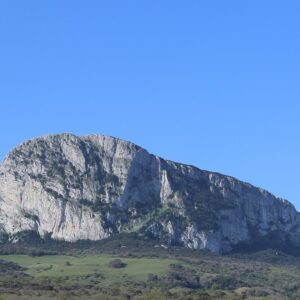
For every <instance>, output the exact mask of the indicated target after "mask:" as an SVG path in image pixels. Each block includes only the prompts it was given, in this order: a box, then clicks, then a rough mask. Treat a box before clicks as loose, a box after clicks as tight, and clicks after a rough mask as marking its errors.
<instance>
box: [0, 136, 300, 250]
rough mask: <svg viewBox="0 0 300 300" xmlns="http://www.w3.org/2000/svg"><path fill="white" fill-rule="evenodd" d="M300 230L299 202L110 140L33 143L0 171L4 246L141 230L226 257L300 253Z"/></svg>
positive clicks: (164, 240)
mask: <svg viewBox="0 0 300 300" xmlns="http://www.w3.org/2000/svg"><path fill="white" fill-rule="evenodd" d="M299 225H300V214H299V213H298V212H297V211H296V210H295V208H294V206H293V205H292V204H291V203H289V202H288V201H286V200H283V199H280V198H276V197H275V196H273V195H272V194H270V193H269V192H267V191H265V190H263V189H260V188H256V187H254V186H252V185H250V184H248V183H244V182H241V181H239V180H237V179H235V178H233V177H230V176H225V175H221V174H218V173H214V172H209V171H203V170H200V169H198V168H196V167H193V166H189V165H184V164H180V163H175V162H172V161H167V160H164V159H162V158H160V157H157V156H155V155H152V154H149V153H148V152H147V151H146V150H144V149H142V148H141V147H139V146H137V145H135V144H132V143H130V142H126V141H123V140H120V139H117V138H113V137H108V136H101V135H88V136H83V137H77V136H75V135H71V134H61V135H49V136H45V137H41V138H37V139H33V140H30V141H27V142H25V143H23V144H22V145H20V146H18V147H17V148H15V149H14V150H12V151H11V152H10V153H9V154H8V156H7V157H6V159H5V160H4V162H3V163H2V165H1V166H0V232H1V239H2V241H3V242H4V241H12V242H14V241H17V240H18V238H19V237H20V234H22V233H23V232H36V233H38V234H39V236H40V237H41V238H43V237H51V238H52V239H56V240H65V241H77V240H100V239H104V238H107V237H109V236H113V235H115V234H118V233H130V232H136V233H138V234H139V235H141V236H144V237H148V238H151V239H152V238H153V239H158V240H159V241H160V242H161V243H164V244H179V245H183V246H185V247H189V248H194V249H208V250H210V251H212V252H215V253H226V252H231V251H234V250H237V249H243V248H244V247H260V246H264V245H265V246H272V245H274V246H276V247H299V246H300V227H299Z"/></svg>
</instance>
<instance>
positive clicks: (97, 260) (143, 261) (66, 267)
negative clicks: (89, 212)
mask: <svg viewBox="0 0 300 300" xmlns="http://www.w3.org/2000/svg"><path fill="white" fill-rule="evenodd" d="M115 258H117V257H116V256H113V255H108V254H101V255H88V256H76V257H75V256H66V255H49V256H42V257H30V256H28V255H9V256H7V255H3V256H0V259H2V260H6V261H10V262H14V263H16V264H18V265H20V266H22V267H25V268H26V269H27V270H26V271H25V273H27V274H29V275H31V276H33V277H62V276H63V277H64V276H83V275H91V274H94V273H102V274H105V275H107V276H108V275H109V276H110V277H113V278H117V277H122V276H124V275H126V276H130V277H132V278H134V279H139V280H146V279H147V276H148V274H150V273H153V274H156V275H163V274H165V273H166V272H167V270H168V266H169V265H170V264H172V263H178V262H179V261H178V260H175V259H155V258H136V259H135V258H122V261H123V262H124V263H126V268H123V269H113V268H110V267H109V262H110V261H112V260H113V259H115ZM67 262H68V263H67Z"/></svg>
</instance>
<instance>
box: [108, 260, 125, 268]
mask: <svg viewBox="0 0 300 300" xmlns="http://www.w3.org/2000/svg"><path fill="white" fill-rule="evenodd" d="M109 267H111V268H115V269H121V268H125V267H126V263H124V262H123V261H121V259H114V260H112V261H111V262H110V263H109Z"/></svg>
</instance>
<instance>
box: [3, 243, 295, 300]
mask: <svg viewBox="0 0 300 300" xmlns="http://www.w3.org/2000/svg"><path fill="white" fill-rule="evenodd" d="M122 244H123V243H122ZM109 248H110V249H113V251H106V250H105V251H104V249H103V248H101V249H98V250H97V251H98V252H97V251H96V249H92V250H91V249H89V250H87V249H86V248H84V249H83V250H82V249H77V250H76V249H75V248H72V251H69V250H70V249H69V250H67V251H65V252H64V254H63V255H62V254H56V255H45V253H44V252H43V251H45V249H47V247H45V248H44V249H42V248H40V250H43V251H42V252H41V253H39V254H37V252H36V250H34V251H33V252H32V253H31V254H27V255H25V254H18V255H17V254H7V255H0V300H2V299H5V300H15V299H18V300H32V299H34V300H35V299H36V300H48V299H57V300H69V299H70V300H79V299H84V300H129V299H130V300H155V299H159V300H164V299H165V300H169V299H174V300H175V299H176V300H177V299H179V300H198V299H203V300H206V299H224V300H228V299H235V300H242V299H257V300H271V299H291V300H297V299H300V258H299V257H297V256H291V255H287V254H284V253H278V252H277V251H274V250H266V251H261V252H255V253H248V254H246V253H245V254H233V255H224V256H217V255H213V254H211V253H207V252H203V251H192V250H188V249H183V248H181V249H176V248H174V249H163V248H155V247H145V248H141V247H129V246H128V247H127V248H125V249H123V248H122V247H120V246H119V248H118V247H117V246H116V245H114V247H109ZM20 249H21V250H22V251H24V249H23V248H19V249H17V250H18V251H19V250H20ZM30 249H31V248H30ZM15 250H16V249H14V251H15ZM52 250H53V249H52ZM52 250H51V251H52ZM22 251H19V252H22ZM26 251H27V250H26ZM30 251H31V250H30ZM29 253H30V252H29ZM116 259H119V260H121V262H122V263H124V265H123V267H121V268H118V267H116V266H115V265H113V266H111V262H112V261H115V260H116Z"/></svg>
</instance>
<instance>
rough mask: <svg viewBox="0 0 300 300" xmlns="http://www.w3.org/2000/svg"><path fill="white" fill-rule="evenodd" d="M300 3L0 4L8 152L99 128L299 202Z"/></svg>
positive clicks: (2, 134)
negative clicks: (26, 143)
mask: <svg viewBox="0 0 300 300" xmlns="http://www.w3.org/2000/svg"><path fill="white" fill-rule="evenodd" d="M299 15H300V1H298V0H297V1H276V0H272V1H270V0H264V1H261V0H260V1H258V0H257V1H256V0H252V1H240V0H236V1H230V0H229V1H224V0H219V1H217V0H216V1H199V0H197V1H192V0H191V1H175V0H172V1H168V0H164V1H161V0H159V1H156V0H151V1H150V0H149V1H140V0H136V1H131V0H127V1H124V0H119V1H98V0H97V1H96V0H95V1H74V0H72V1H49V0H48V1H40V0H39V1H31V0H26V1H13V0H4V1H1V3H0V104H1V106H0V109H1V116H0V139H1V144H0V159H1V160H2V159H3V158H4V156H5V154H6V153H7V152H8V151H9V150H10V149H11V148H12V147H14V146H16V145H17V144H19V143H20V142H22V141H24V140H26V139H29V138H32V137H36V136H40V135H44V134H48V133H60V132H72V133H75V134H79V135H82V134H88V133H101V134H108V135H113V136H117V137H121V138H123V139H127V140H131V141H133V142H135V143H137V144H139V145H141V146H143V147H145V148H147V149H148V150H149V151H150V152H152V153H155V154H158V155H160V156H162V157H164V158H168V159H172V160H175V161H180V162H184V163H189V164H193V165H196V166H198V167H200V168H203V169H209V170H214V171H218V172H222V173H225V174H230V175H233V176H235V177H238V178H239V179H241V180H244V181H248V182H251V183H253V184H255V185H257V186H260V187H263V188H266V189H268V190H270V191H271V192H273V193H274V194H275V195H277V196H281V197H284V198H287V199H289V200H290V201H291V202H293V203H294V204H295V205H296V206H297V208H298V209H299V208H300V189H299V186H300V176H299V167H300V158H299V156H300V76H299V75H300V74H299V72H300V18H299Z"/></svg>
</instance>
